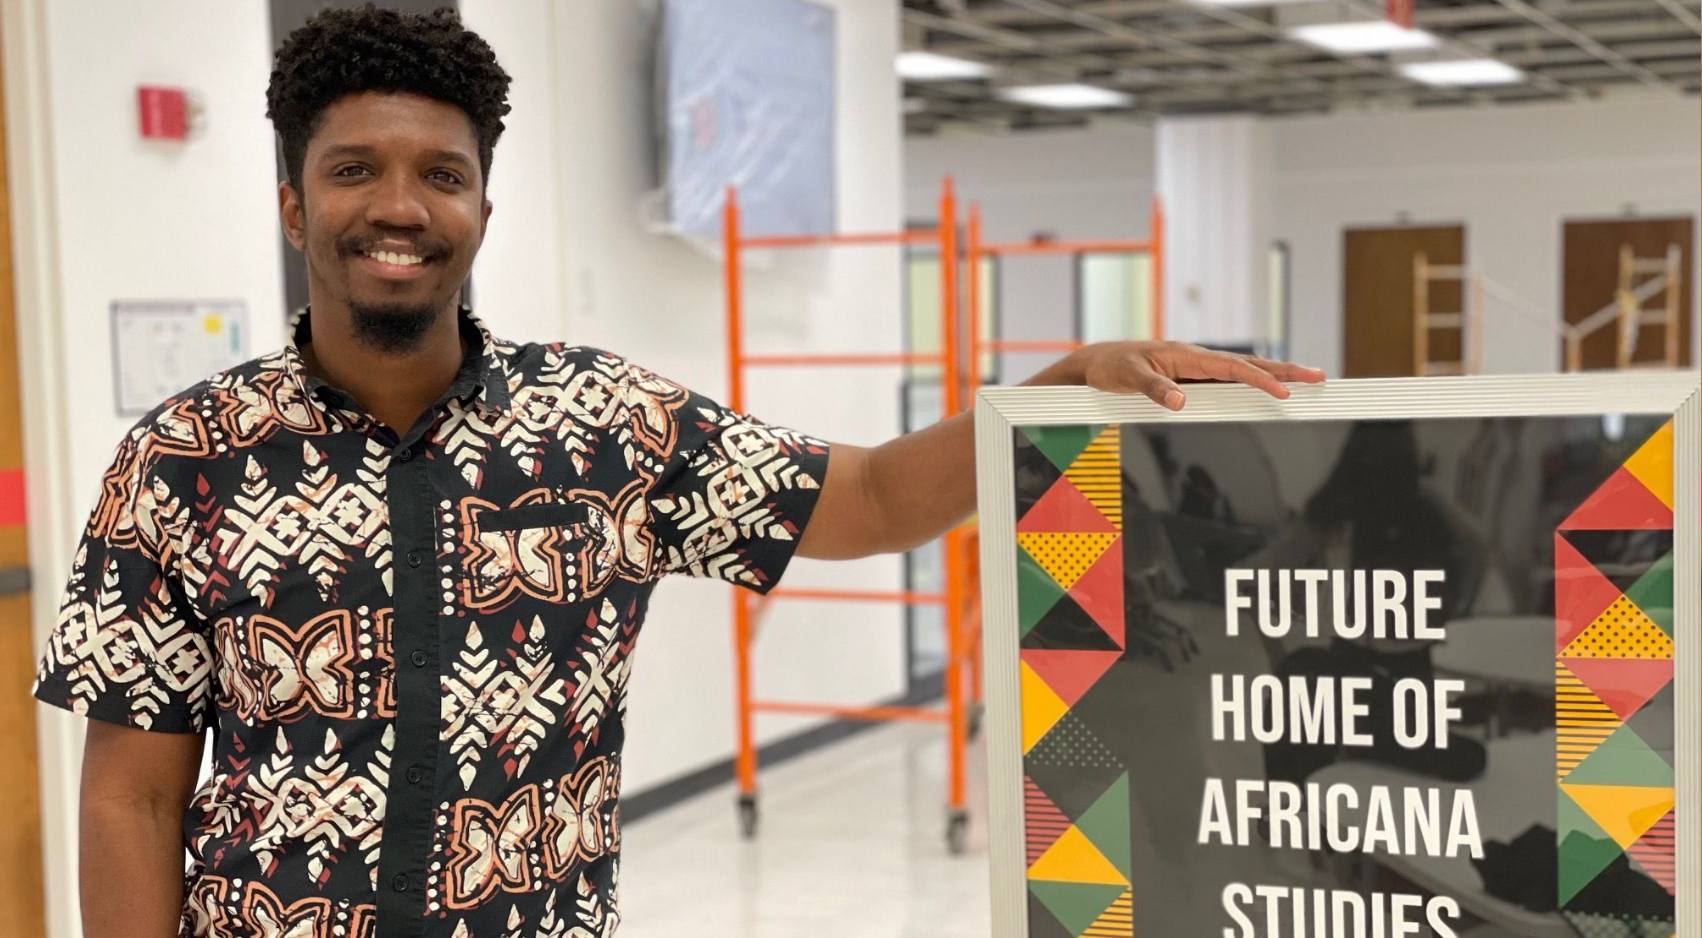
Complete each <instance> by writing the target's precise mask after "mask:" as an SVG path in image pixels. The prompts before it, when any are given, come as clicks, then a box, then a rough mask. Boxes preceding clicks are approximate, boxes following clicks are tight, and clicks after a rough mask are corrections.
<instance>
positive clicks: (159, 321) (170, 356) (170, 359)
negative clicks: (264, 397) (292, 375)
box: [112, 300, 248, 416]
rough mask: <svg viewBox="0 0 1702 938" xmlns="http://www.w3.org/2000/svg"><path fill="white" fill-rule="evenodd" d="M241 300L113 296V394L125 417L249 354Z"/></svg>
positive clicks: (243, 358)
mask: <svg viewBox="0 0 1702 938" xmlns="http://www.w3.org/2000/svg"><path fill="white" fill-rule="evenodd" d="M247 316H248V312H247V304H245V303H244V302H243V301H242V300H114V301H113V303H112V368H113V381H112V386H113V394H114V395H115V396H116V398H117V405H118V412H119V414H121V415H124V416H135V415H139V414H145V413H147V412H148V411H149V410H151V409H152V408H153V407H154V406H155V405H156V404H158V403H160V402H161V401H163V400H165V399H166V398H168V397H170V396H171V395H173V394H176V393H178V392H179V391H182V390H183V389H184V388H187V387H189V386H190V385H193V384H195V383H196V382H197V381H200V380H201V379H203V378H206V377H209V376H211V375H213V374H216V373H217V372H220V371H223V370H225V369H226V368H230V367H232V366H233V365H239V364H241V363H242V362H243V361H245V360H247V358H248V328H247V322H246V319H247Z"/></svg>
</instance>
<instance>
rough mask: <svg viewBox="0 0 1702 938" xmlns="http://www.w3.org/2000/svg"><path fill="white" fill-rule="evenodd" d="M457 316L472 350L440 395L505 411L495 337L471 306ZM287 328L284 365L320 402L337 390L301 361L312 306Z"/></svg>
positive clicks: (505, 395)
mask: <svg viewBox="0 0 1702 938" xmlns="http://www.w3.org/2000/svg"><path fill="white" fill-rule="evenodd" d="M457 317H458V321H459V323H460V327H461V336H462V337H463V338H465V339H466V340H467V347H468V348H470V349H474V350H476V351H475V352H474V354H470V355H468V356H466V358H464V359H463V360H462V362H461V370H460V371H458V372H457V373H456V375H455V380H454V382H452V383H451V384H450V386H449V390H448V391H447V392H446V393H445V394H444V396H443V399H444V400H461V401H465V402H467V403H470V404H472V405H473V406H475V407H478V408H480V409H484V410H491V411H496V412H501V411H506V410H507V409H508V407H509V404H510V403H511V398H510V396H509V393H508V377H507V372H505V371H504V370H503V367H502V361H501V359H500V357H499V356H498V353H497V345H496V339H494V338H493V337H492V336H491V333H490V330H488V329H486V328H485V324H484V322H483V321H482V320H480V319H479V317H478V316H476V315H474V314H473V311H472V309H470V308H468V307H466V306H462V307H460V310H459V312H458V313H457ZM288 332H289V336H290V340H289V343H288V344H287V345H285V346H284V366H285V368H286V369H287V370H288V371H289V374H290V377H291V378H292V379H294V381H295V384H296V386H297V387H298V388H300V389H301V393H302V396H303V397H305V398H307V399H308V400H310V401H314V402H315V403H321V402H320V395H321V394H322V393H324V392H325V391H329V392H333V393H340V392H339V391H338V389H337V388H333V387H332V386H331V385H330V384H327V383H326V382H325V381H324V380H323V379H321V378H317V377H315V376H313V375H311V374H309V373H308V371H307V366H306V364H305V363H304V362H303V361H302V357H301V347H302V346H303V345H306V344H307V343H308V342H309V341H311V340H312V338H313V323H312V307H308V306H303V307H302V308H301V309H298V310H296V311H295V312H294V313H293V314H291V316H290V320H289V329H288ZM322 389H323V390H322Z"/></svg>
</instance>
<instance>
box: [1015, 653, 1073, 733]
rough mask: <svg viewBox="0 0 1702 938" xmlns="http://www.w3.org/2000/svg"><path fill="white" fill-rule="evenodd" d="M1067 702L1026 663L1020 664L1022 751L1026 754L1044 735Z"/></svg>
mask: <svg viewBox="0 0 1702 938" xmlns="http://www.w3.org/2000/svg"><path fill="white" fill-rule="evenodd" d="M1069 709H1070V707H1069V704H1066V703H1064V701H1063V698H1061V697H1059V696H1058V694H1057V693H1056V692H1055V691H1053V690H1052V688H1050V687H1047V686H1046V682H1045V681H1043V680H1041V679H1040V675H1038V674H1035V673H1034V669H1033V668H1031V667H1029V666H1028V665H1027V664H1026V663H1024V664H1023V666H1022V752H1023V754H1024V755H1027V754H1028V751H1029V750H1030V749H1033V748H1034V744H1035V743H1037V742H1040V737H1042V736H1045V735H1046V731H1047V730H1049V729H1051V728H1052V726H1053V725H1054V724H1056V723H1057V722H1058V721H1059V720H1060V719H1062V718H1063V716H1064V714H1065V713H1067V712H1069Z"/></svg>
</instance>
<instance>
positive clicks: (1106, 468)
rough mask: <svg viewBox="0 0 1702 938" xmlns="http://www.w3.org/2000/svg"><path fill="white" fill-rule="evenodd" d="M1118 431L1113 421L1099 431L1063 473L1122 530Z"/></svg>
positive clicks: (1120, 438) (1120, 466) (1121, 456)
mask: <svg viewBox="0 0 1702 938" xmlns="http://www.w3.org/2000/svg"><path fill="white" fill-rule="evenodd" d="M1121 440H1122V435H1121V433H1120V432H1119V428H1118V425H1117V424H1112V425H1111V426H1109V427H1106V428H1105V431H1104V432H1103V433H1101V434H1099V438H1098V439H1096V440H1094V441H1093V442H1092V443H1091V444H1089V446H1088V448H1087V449H1085V450H1082V452H1081V455H1079V456H1077V457H1076V461H1075V462H1073V463H1070V468H1069V469H1066V470H1065V471H1064V477H1065V478H1067V479H1069V480H1070V483H1071V484H1072V485H1074V486H1075V487H1076V488H1077V489H1079V490H1080V491H1081V493H1082V494H1083V495H1086V496H1087V500H1088V501H1090V502H1092V503H1093V507H1095V508H1097V509H1099V513H1100V514H1102V515H1104V516H1105V519H1106V520H1107V521H1110V522H1111V523H1112V524H1113V525H1115V526H1116V528H1117V530H1119V531H1121V530H1123V468H1122V467H1123V463H1122V460H1123V452H1122V445H1121V442H1120V441H1121Z"/></svg>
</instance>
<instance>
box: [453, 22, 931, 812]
mask: <svg viewBox="0 0 1702 938" xmlns="http://www.w3.org/2000/svg"><path fill="white" fill-rule="evenodd" d="M499 3H500V7H499ZM465 5H466V8H467V14H468V18H469V20H470V21H471V22H473V23H475V24H478V23H480V22H484V21H488V20H489V19H491V18H494V17H496V16H499V15H500V16H502V17H505V18H507V17H515V18H521V19H523V20H524V21H525V22H526V23H527V25H525V26H523V27H521V28H522V29H524V30H534V29H535V30H537V31H539V32H543V31H545V30H546V29H548V31H549V33H550V35H552V36H553V37H554V38H553V41H554V44H555V48H554V59H555V63H556V72H555V78H554V84H555V87H556V88H557V89H558V91H559V94H558V100H559V102H560V111H559V119H558V121H557V123H556V128H555V129H556V133H557V138H556V146H557V147H558V149H559V153H560V160H561V173H560V175H559V177H558V180H559V185H560V198H561V209H560V210H561V213H562V219H563V221H562V226H561V230H562V232H563V243H562V244H561V247H560V252H561V253H560V257H561V263H562V264H564V265H565V267H566V277H565V279H566V284H567V286H566V290H567V294H566V295H567V302H566V308H567V316H566V320H565V331H566V335H567V337H568V338H569V339H570V340H571V341H574V342H578V343H584V344H588V345H596V346H599V347H602V348H607V349H610V350H612V351H616V352H619V353H621V354H624V355H628V356H630V357H631V358H633V359H634V360H636V361H638V362H640V363H642V364H644V365H645V366H646V367H649V368H651V369H652V370H654V371H657V372H659V373H661V374H664V375H667V376H668V377H670V378H673V379H674V380H676V381H679V382H681V383H684V384H687V385H689V386H691V387H693V388H696V389H698V390H700V391H702V392H704V393H707V394H710V395H711V396H714V397H717V398H724V397H725V395H726V393H727V372H726V367H725V359H724V356H725V327H724V324H723V323H724V320H723V316H724V312H723V305H722V299H721V297H722V277H721V268H720V264H719V261H718V259H717V258H716V257H715V256H713V255H712V254H711V253H709V252H708V251H706V250H704V249H699V248H695V247H692V246H689V245H687V244H685V243H683V242H681V241H678V240H675V239H672V238H667V237H660V236H657V235H654V234H651V233H649V232H647V231H646V230H645V229H644V226H643V225H642V224H641V222H640V212H639V209H638V202H639V198H640V195H641V194H642V193H643V192H644V190H645V189H646V188H647V187H648V186H649V185H650V179H649V170H648V161H649V156H648V154H649V147H650V144H649V124H648V123H647V121H648V110H647V91H646V89H647V87H648V84H649V80H648V75H647V74H646V72H645V69H646V67H647V66H646V56H645V54H644V50H645V46H646V41H647V40H646V38H645V31H644V24H643V23H642V21H641V19H640V17H639V15H638V13H637V12H636V8H637V5H635V4H632V3H629V2H625V0H596V2H583V3H570V4H554V5H550V4H544V3H541V2H531V3H526V4H520V5H513V4H511V3H510V2H509V0H479V2H477V3H475V2H468V3H466V4H465ZM830 5H831V6H833V7H834V8H835V10H836V11H837V30H838V50H837V51H838V65H839V74H838V78H839V82H838V102H839V116H838V123H837V125H836V128H835V131H836V134H837V139H836V149H837V153H836V157H837V162H838V173H839V183H838V185H839V192H838V203H839V204H838V217H839V220H840V221H839V224H840V226H841V227H842V229H844V230H848V231H849V230H872V229H889V230H890V229H894V228H896V227H898V226H899V225H900V224H901V221H902V219H901V215H900V205H901V199H900V191H901V185H902V182H901V176H900V167H899V150H900V141H899V133H900V117H899V112H898V107H899V96H898V90H897V88H896V86H895V78H894V76H893V73H892V60H893V56H894V55H895V54H896V52H897V42H898V13H897V5H896V3H894V2H893V0H837V2H834V3H832V4H830ZM548 6H553V12H554V19H553V28H552V24H551V23H549V22H547V21H545V20H544V19H541V18H539V16H538V14H539V13H540V11H542V10H543V9H544V8H545V7H548ZM499 8H500V10H501V11H502V12H501V13H499V12H498V10H499ZM498 52H499V54H501V55H502V56H503V57H504V58H503V60H504V62H505V63H506V62H508V61H509V59H508V50H507V49H505V48H504V47H502V46H498ZM499 159H501V157H499ZM500 173H501V171H500V170H499V171H498V174H497V175H496V177H495V178H496V179H498V180H501V179H502V176H501V174H500ZM498 211H499V212H500V211H501V209H500V208H499V209H498ZM493 224H494V219H493ZM752 260H753V264H752V266H751V268H750V269H748V270H747V273H746V278H745V287H746V296H747V299H748V304H749V313H748V315H749V328H748V330H747V336H746V342H747V348H749V349H750V350H752V351H756V350H762V349H770V350H781V349H788V350H790V349H816V350H842V351H844V350H864V349H867V350H880V349H886V350H896V349H898V348H900V346H901V343H902V341H903V337H902V322H901V318H900V316H901V312H900V288H901V282H900V281H901V271H900V264H899V261H900V258H899V254H898V251H897V250H896V249H890V248H869V249H862V248H858V249H843V250H839V251H836V252H833V253H832V254H831V255H829V254H825V253H823V252H807V253H802V254H799V255H797V256H787V257H770V258H761V257H757V258H753V259H752ZM898 377H899V376H898V373H897V372H896V371H891V370H884V369H883V370H878V371H871V370H868V369H863V370H857V369H835V370H830V371H811V372H807V373H800V372H789V373H782V372H768V373H764V372H757V373H755V374H754V375H753V377H752V378H751V380H750V381H749V383H748V385H747V398H748V399H747V401H746V407H747V409H749V410H751V411H752V412H754V413H756V414H758V415H759V416H761V417H763V418H765V419H769V420H773V421H777V422H780V423H783V424H786V425H789V426H794V427H798V428H800V429H803V430H805V431H807V432H810V433H814V434H817V435H820V436H824V437H827V438H829V439H834V440H840V441H844V442H850V443H858V444H872V443H877V442H880V441H882V440H884V439H886V438H888V437H890V436H892V435H894V434H895V433H896V431H897V430H898V428H899V423H898V415H899V402H898V394H897V388H898V384H897V382H898ZM787 582H788V583H790V584H793V585H804V584H817V585H819V584H822V583H833V584H836V585H840V586H844V587H848V588H855V587H864V588H881V589H894V588H897V587H898V586H899V584H900V582H901V568H900V565H899V561H898V560H897V558H880V559H873V560H868V561H861V562H857V563H854V564H834V565H826V564H813V563H810V562H807V561H805V562H799V563H797V564H795V565H794V567H793V568H792V570H791V572H790V573H789V574H788V578H787ZM729 596H730V594H729V588H728V587H726V586H721V585H718V584H713V583H702V582H693V581H688V580H684V579H682V578H675V579H674V580H670V581H667V582H664V583H663V584H662V585H661V587H660V588H659V589H658V590H657V592H656V595H655V598H654V601H653V602H652V604H651V608H650V616H649V620H648V624H647V625H646V626H645V636H644V638H643V639H642V640H641V641H640V642H639V646H638V651H637V664H636V670H635V677H634V680H633V685H632V689H631V692H630V699H629V717H628V726H629V733H630V735H629V740H630V742H629V744H628V747H627V755H626V764H625V769H624V771H625V775H624V779H623V783H624V785H625V786H626V787H627V790H628V791H629V792H630V791H636V790H638V789H641V788H644V787H648V786H650V785H653V784H655V783H657V782H661V781H665V780H667V779H670V778H674V777H677V776H679V775H681V774H684V773H686V772H689V771H690V770H692V769H696V768H699V767H702V766H704V765H708V764H711V763H714V762H716V761H718V760H721V759H725V758H727V757H728V756H729V755H730V754H731V751H732V743H733V714H732V711H733V704H732V701H733V689H732V688H733V685H732V674H733V663H732V642H731V624H730V623H731V605H730V604H731V600H730V598H729ZM902 621H903V620H902V617H901V616H900V614H899V612H898V610H896V609H889V608H847V607H844V606H826V605H819V604H811V605H807V606H806V605H800V604H787V603H777V604H775V605H774V606H773V607H771V612H770V614H769V616H768V618H767V620H766V621H765V623H764V626H763V633H762V637H761V642H760V643H759V645H758V653H757V655H756V659H755V660H756V674H757V690H758V693H759V694H760V695H762V696H772V697H779V698H795V699H822V700H829V701H838V702H852V703H864V702H869V701H872V700H875V699H879V698H883V697H888V696H891V695H895V694H898V693H901V692H902V691H903V689H904V676H903V670H904V667H903V665H904V648H903V640H904V636H903V628H902ZM813 722H815V721H798V720H794V719H791V718H774V717H765V718H762V719H760V720H759V721H758V723H757V728H758V734H759V736H758V738H759V740H760V739H772V738H774V737H775V736H777V735H781V734H784V733H787V732H792V731H795V730H796V729H798V728H799V727H800V726H802V725H806V724H809V723H813Z"/></svg>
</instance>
